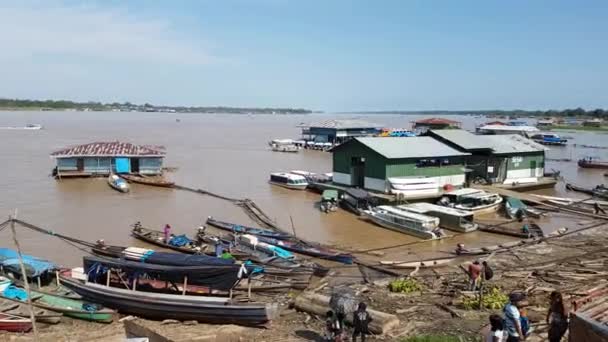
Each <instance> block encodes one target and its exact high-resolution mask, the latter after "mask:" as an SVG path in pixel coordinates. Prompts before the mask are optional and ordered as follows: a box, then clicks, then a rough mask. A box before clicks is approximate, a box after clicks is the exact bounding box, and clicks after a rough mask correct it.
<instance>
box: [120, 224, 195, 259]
mask: <svg viewBox="0 0 608 342" xmlns="http://www.w3.org/2000/svg"><path fill="white" fill-rule="evenodd" d="M131 235H133V237H135V238H136V239H139V240H142V241H145V242H148V243H150V244H153V245H157V246H160V247H164V248H168V249H172V250H174V251H178V252H182V253H188V254H201V253H203V252H204V250H205V248H206V246H207V245H202V246H196V245H193V244H190V245H186V246H181V247H180V246H173V245H170V244H168V243H166V242H165V236H164V234H163V232H161V231H160V230H154V229H148V228H144V227H138V226H134V227H133V230H131Z"/></svg>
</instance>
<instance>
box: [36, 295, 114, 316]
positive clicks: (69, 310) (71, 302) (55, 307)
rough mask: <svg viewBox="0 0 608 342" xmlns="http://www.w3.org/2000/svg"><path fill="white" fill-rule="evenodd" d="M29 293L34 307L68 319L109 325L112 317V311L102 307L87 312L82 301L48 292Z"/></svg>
mask: <svg viewBox="0 0 608 342" xmlns="http://www.w3.org/2000/svg"><path fill="white" fill-rule="evenodd" d="M31 292H32V297H33V298H34V305H36V306H40V307H43V308H45V309H48V310H51V311H56V312H61V313H62V314H64V315H65V316H68V317H73V318H78V319H83V320H86V321H93V322H100V323H111V322H112V319H113V316H114V311H113V310H110V309H108V308H104V307H102V308H101V309H97V310H95V309H93V310H90V311H89V310H87V309H85V308H84V304H85V302H84V301H82V300H78V299H72V298H67V297H63V296H60V295H55V294H52V293H49V292H39V291H34V290H32V291H31ZM91 306H93V307H94V306H98V305H96V304H94V305H91Z"/></svg>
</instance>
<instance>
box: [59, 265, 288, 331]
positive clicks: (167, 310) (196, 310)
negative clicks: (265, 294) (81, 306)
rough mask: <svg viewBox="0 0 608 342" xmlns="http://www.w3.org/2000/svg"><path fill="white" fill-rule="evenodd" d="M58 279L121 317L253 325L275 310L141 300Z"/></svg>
mask: <svg viewBox="0 0 608 342" xmlns="http://www.w3.org/2000/svg"><path fill="white" fill-rule="evenodd" d="M60 280H61V284H62V285H63V286H65V287H67V288H69V289H71V290H72V291H74V292H76V293H78V294H79V295H81V296H82V297H83V298H85V299H86V300H89V301H91V302H93V303H100V304H102V305H104V306H107V307H109V308H113V309H116V310H118V311H119V312H122V313H125V314H131V315H136V316H140V317H145V318H150V319H156V320H162V319H176V320H181V321H185V320H196V321H199V322H204V323H213V324H240V325H248V326H257V325H262V324H265V323H266V322H268V321H269V320H270V319H271V318H272V317H273V316H274V311H275V310H276V308H275V307H273V306H272V305H265V304H256V305H231V304H223V303H204V302H201V301H195V300H193V301H190V302H188V301H187V297H188V296H179V295H173V297H181V298H183V299H184V300H183V301H179V302H178V301H175V300H171V299H168V296H167V297H159V298H151V297H148V298H143V297H139V296H138V295H139V293H138V291H126V290H121V291H118V290H117V289H114V288H105V287H103V286H96V287H93V286H89V285H87V284H83V283H82V282H80V281H77V280H74V279H71V278H68V277H64V276H60ZM125 292H129V293H125ZM129 294H131V295H129Z"/></svg>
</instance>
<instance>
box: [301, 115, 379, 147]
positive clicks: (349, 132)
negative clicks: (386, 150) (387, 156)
mask: <svg viewBox="0 0 608 342" xmlns="http://www.w3.org/2000/svg"><path fill="white" fill-rule="evenodd" d="M301 127H302V137H303V138H304V139H305V140H308V141H314V142H319V143H331V144H340V143H343V142H345V141H348V140H350V139H352V138H356V137H368V136H373V135H377V134H378V133H380V131H381V129H382V125H377V124H374V123H370V122H366V121H361V120H326V121H322V122H317V123H313V124H310V125H301Z"/></svg>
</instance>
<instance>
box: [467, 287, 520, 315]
mask: <svg viewBox="0 0 608 342" xmlns="http://www.w3.org/2000/svg"><path fill="white" fill-rule="evenodd" d="M482 301H483V303H482V305H483V307H484V308H486V309H491V310H499V309H501V308H502V307H504V306H505V304H507V302H508V301H509V297H508V296H507V295H506V294H505V293H504V292H502V291H501V290H500V289H499V288H498V287H493V288H491V289H490V290H489V291H487V293H484V295H483V298H482ZM461 302H462V307H463V308H464V309H465V310H473V309H479V297H476V296H475V297H471V296H462V297H461Z"/></svg>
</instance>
